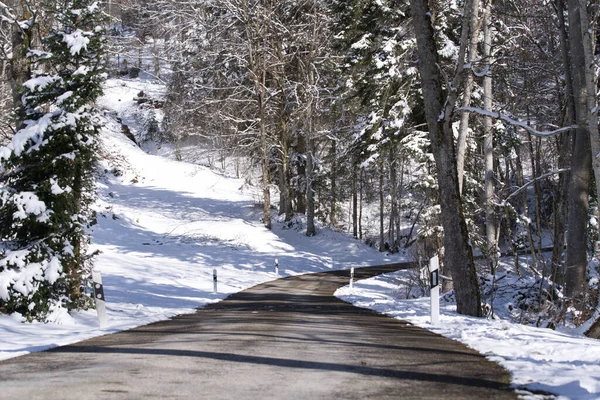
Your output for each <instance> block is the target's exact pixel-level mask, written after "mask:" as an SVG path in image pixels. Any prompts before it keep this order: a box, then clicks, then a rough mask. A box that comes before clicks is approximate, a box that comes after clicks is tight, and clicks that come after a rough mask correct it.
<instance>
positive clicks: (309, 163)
mask: <svg viewBox="0 0 600 400" xmlns="http://www.w3.org/2000/svg"><path fill="white" fill-rule="evenodd" d="M309 124H311V125H312V122H310V123H309ZM310 130H311V129H309V131H310ZM309 134H310V133H309ZM306 143H307V152H306V236H315V235H316V234H317V231H316V229H315V188H314V182H313V181H314V179H313V175H314V159H313V149H312V139H311V138H310V137H309V138H308V140H307V141H306Z"/></svg>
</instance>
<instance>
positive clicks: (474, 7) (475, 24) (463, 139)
mask: <svg viewBox="0 0 600 400" xmlns="http://www.w3.org/2000/svg"><path fill="white" fill-rule="evenodd" d="M488 7H489V5H488ZM478 14H479V0H474V1H472V2H471V9H470V18H469V49H468V56H467V62H468V63H471V62H472V61H473V60H474V59H475V57H476V56H477V42H478V41H479V30H480V28H481V24H480V23H479V17H478ZM486 64H487V65H490V64H491V63H490V62H486ZM486 76H487V75H486ZM464 85H465V87H464V90H463V99H462V106H463V107H469V106H470V105H471V94H472V91H473V73H472V72H471V71H468V72H467V74H466V76H465V83H464ZM468 132H469V112H468V111H461V113H460V124H459V126H458V139H457V140H456V169H457V174H458V190H459V192H460V193H461V195H462V192H463V181H464V170H465V157H466V150H467V136H468Z"/></svg>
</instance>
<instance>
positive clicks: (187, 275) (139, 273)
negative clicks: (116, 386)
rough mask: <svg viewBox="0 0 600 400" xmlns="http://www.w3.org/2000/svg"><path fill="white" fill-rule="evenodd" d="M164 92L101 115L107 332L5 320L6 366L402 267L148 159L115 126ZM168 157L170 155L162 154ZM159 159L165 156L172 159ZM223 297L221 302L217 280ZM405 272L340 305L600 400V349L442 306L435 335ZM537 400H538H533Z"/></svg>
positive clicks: (559, 389)
mask: <svg viewBox="0 0 600 400" xmlns="http://www.w3.org/2000/svg"><path fill="white" fill-rule="evenodd" d="M162 90H163V86H161V85H154V84H152V83H150V82H147V81H140V80H111V81H109V82H108V83H107V86H106V94H105V96H104V97H103V98H102V99H101V101H100V105H101V106H102V107H103V108H104V109H106V110H107V111H110V112H111V116H110V117H107V123H106V128H105V129H104V131H103V133H102V157H103V159H104V160H103V162H102V163H103V169H104V173H103V174H102V175H101V176H100V177H99V194H100V199H99V201H98V203H97V209H98V213H99V216H98V225H96V226H95V228H94V233H93V246H94V247H95V248H96V249H98V250H99V251H100V252H101V253H100V255H99V256H98V257H97V258H96V267H95V268H96V270H98V271H100V272H101V274H102V278H103V281H104V286H105V295H106V299H107V309H108V326H107V327H106V328H104V329H100V328H99V327H98V321H97V316H96V312H95V311H84V312H76V313H72V314H70V315H66V314H65V315H61V316H58V318H57V320H56V321H55V322H54V323H47V324H41V323H32V324H28V323H22V322H21V318H20V316H18V315H12V316H0V338H1V340H0V359H7V358H11V357H16V356H19V355H22V354H26V353H29V352H33V351H40V350H43V349H47V348H50V347H54V346H59V345H65V344H68V343H73V342H76V341H80V340H83V339H86V338H90V337H94V336H99V335H103V334H106V333H112V332H116V331H120V330H124V329H128V328H131V327H134V326H139V325H143V324H147V323H150V322H153V321H158V320H163V319H166V318H169V317H171V316H173V315H176V314H181V313H188V312H193V311H194V309H195V308H197V307H200V306H202V305H204V304H208V303H212V302H216V301H218V300H220V299H223V298H224V297H226V296H227V295H229V294H231V293H234V292H236V291H239V290H242V289H244V288H247V287H250V286H253V285H255V284H258V283H261V282H265V281H269V280H273V279H276V278H277V277H278V276H277V275H276V274H275V271H274V263H275V260H276V259H277V260H278V262H279V272H280V276H286V275H293V274H301V273H307V272H316V271H323V270H329V269H341V268H350V267H352V266H364V265H375V264H381V263H388V262H397V261H400V259H399V258H398V256H394V257H391V256H388V255H386V254H381V253H379V252H377V251H375V250H374V249H372V248H369V247H367V246H365V245H363V244H361V243H360V242H358V241H356V240H354V239H352V238H351V237H349V236H347V235H343V234H340V233H337V232H334V231H331V230H329V229H327V228H322V229H320V231H319V234H318V236H316V237H313V238H307V237H306V236H304V235H303V230H302V221H297V223H296V224H295V225H293V226H291V227H289V228H288V227H286V226H284V225H283V224H282V223H275V224H274V227H273V230H272V231H269V230H266V229H265V228H263V227H262V224H261V222H260V215H261V213H260V207H257V205H256V199H258V198H259V194H258V193H257V188H255V187H252V186H248V184H247V183H245V182H244V181H243V180H239V179H232V178H229V177H227V176H225V175H222V174H219V173H215V172H213V171H211V170H210V169H208V168H206V167H203V166H199V165H193V164H187V163H181V162H175V161H172V160H169V159H167V158H164V157H158V156H153V155H149V154H146V153H144V152H143V151H141V150H140V149H139V148H138V147H137V146H135V145H134V144H133V143H132V142H131V141H129V140H128V139H127V138H126V137H125V136H124V135H123V133H122V132H121V126H120V124H119V123H117V122H116V121H115V119H114V117H119V118H120V119H121V120H122V122H123V123H125V124H127V125H128V126H129V127H130V128H131V130H132V131H134V133H135V130H136V129H139V126H138V125H137V124H139V121H137V120H136V111H135V110H136V104H135V102H134V97H135V96H136V95H137V94H138V93H139V92H140V91H144V92H145V93H146V94H149V95H152V94H158V95H160V92H161V91H162ZM163 150H164V149H163ZM167 153H168V152H167V151H163V154H167ZM215 269H216V270H217V273H218V293H217V294H215V293H213V281H212V274H213V270H215ZM402 274H406V272H401V273H399V274H395V275H389V276H387V275H386V276H382V277H379V278H374V279H370V280H365V281H361V282H358V283H356V284H355V285H354V288H353V289H349V288H347V287H346V288H342V289H340V290H339V291H338V292H337V295H338V296H339V297H341V298H343V299H344V300H346V301H349V302H352V303H354V304H356V305H358V306H361V307H368V308H372V309H375V310H377V311H380V312H384V313H387V314H389V315H392V316H394V317H398V318H403V319H406V320H408V321H410V322H412V323H414V324H416V325H419V326H422V327H424V328H427V329H431V330H433V331H434V332H438V333H440V334H442V335H445V336H448V337H451V338H454V339H456V340H459V341H462V342H464V343H466V344H467V345H469V346H471V347H473V348H475V349H477V350H479V351H480V352H482V353H483V354H485V355H487V356H488V357H489V358H490V359H492V360H495V361H497V362H499V363H500V364H502V365H503V366H504V367H506V368H507V369H508V370H509V371H510V372H511V373H512V377H513V385H514V386H515V387H516V388H523V389H526V390H530V391H546V392H551V393H556V394H558V395H560V396H561V397H560V398H561V399H596V398H600V343H599V342H597V341H594V340H590V339H586V338H584V337H581V336H577V335H575V334H566V333H559V332H555V331H552V330H548V329H539V328H532V327H527V326H522V325H518V324H513V323H510V322H508V321H507V320H506V319H504V320H502V319H498V320H485V319H475V318H469V317H464V316H460V315H458V314H456V312H455V307H454V306H453V304H451V303H443V304H442V307H441V311H442V317H441V325H440V326H439V327H432V326H431V325H430V324H429V303H428V301H429V299H428V298H421V299H416V300H401V298H402V297H406V296H402V292H403V291H405V290H406V288H405V287H404V286H402V284H400V283H401V282H402V281H403V278H402ZM525 397H529V398H534V397H535V396H525Z"/></svg>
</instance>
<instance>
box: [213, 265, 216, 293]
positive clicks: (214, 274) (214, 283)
mask: <svg viewBox="0 0 600 400" xmlns="http://www.w3.org/2000/svg"><path fill="white" fill-rule="evenodd" d="M213 292H214V293H217V270H216V269H213Z"/></svg>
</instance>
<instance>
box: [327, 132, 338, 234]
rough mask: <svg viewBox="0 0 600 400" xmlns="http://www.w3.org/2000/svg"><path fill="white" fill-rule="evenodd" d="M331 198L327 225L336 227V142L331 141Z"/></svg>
mask: <svg viewBox="0 0 600 400" xmlns="http://www.w3.org/2000/svg"><path fill="white" fill-rule="evenodd" d="M330 154H331V197H330V203H329V223H330V224H331V226H332V227H335V226H336V225H337V215H336V214H337V212H336V199H337V141H336V140H335V139H331V148H330Z"/></svg>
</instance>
